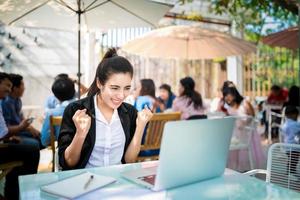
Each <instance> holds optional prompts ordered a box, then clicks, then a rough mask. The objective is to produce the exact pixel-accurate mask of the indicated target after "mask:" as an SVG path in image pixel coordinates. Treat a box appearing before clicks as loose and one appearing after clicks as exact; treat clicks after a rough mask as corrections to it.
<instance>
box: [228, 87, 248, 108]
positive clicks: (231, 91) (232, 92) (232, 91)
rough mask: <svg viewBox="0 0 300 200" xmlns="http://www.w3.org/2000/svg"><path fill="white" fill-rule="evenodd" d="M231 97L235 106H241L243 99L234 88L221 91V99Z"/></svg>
mask: <svg viewBox="0 0 300 200" xmlns="http://www.w3.org/2000/svg"><path fill="white" fill-rule="evenodd" d="M229 94H230V95H232V96H233V97H234V102H235V103H237V104H239V105H240V104H241V102H242V101H243V99H244V97H242V95H240V93H239V91H238V90H237V89H236V88H235V87H227V88H224V90H223V97H224V98H225V97H226V96H227V95H229Z"/></svg>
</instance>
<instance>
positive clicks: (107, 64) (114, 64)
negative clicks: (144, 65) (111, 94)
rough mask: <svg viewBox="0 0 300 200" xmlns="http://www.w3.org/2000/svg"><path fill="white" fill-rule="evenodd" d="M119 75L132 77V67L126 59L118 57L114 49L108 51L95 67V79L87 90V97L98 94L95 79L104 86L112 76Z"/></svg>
mask: <svg viewBox="0 0 300 200" xmlns="http://www.w3.org/2000/svg"><path fill="white" fill-rule="evenodd" d="M119 73H124V74H125V73H129V74H130V76H131V77H132V76H133V67H132V65H131V64H130V62H129V61H128V60H127V59H126V58H124V57H122V56H118V54H117V51H116V49H114V48H111V49H108V51H107V52H106V53H105V55H104V57H103V59H102V61H101V62H100V63H99V65H98V67H97V71H96V75H95V79H94V81H93V83H92V84H91V86H90V87H89V89H88V94H87V96H93V95H95V94H97V93H99V92H100V90H99V88H98V87H97V79H98V80H99V82H100V83H101V84H102V85H104V84H105V83H106V82H107V80H108V79H109V77H110V76H111V75H112V74H119Z"/></svg>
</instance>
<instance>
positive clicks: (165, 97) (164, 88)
mask: <svg viewBox="0 0 300 200" xmlns="http://www.w3.org/2000/svg"><path fill="white" fill-rule="evenodd" d="M175 98H176V96H175V95H174V94H173V92H172V90H171V86H170V85H168V84H162V85H161V86H160V87H159V97H158V101H157V102H158V106H157V108H156V112H158V113H159V112H164V111H165V110H167V109H170V108H172V104H173V101H174V99H175Z"/></svg>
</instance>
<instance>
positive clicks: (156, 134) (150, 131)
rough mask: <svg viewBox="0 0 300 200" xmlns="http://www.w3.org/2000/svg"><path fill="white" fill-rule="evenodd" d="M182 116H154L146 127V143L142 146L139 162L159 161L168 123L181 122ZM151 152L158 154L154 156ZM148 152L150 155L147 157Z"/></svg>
mask: <svg viewBox="0 0 300 200" xmlns="http://www.w3.org/2000/svg"><path fill="white" fill-rule="evenodd" d="M180 116H181V114H180V113H179V112H173V113H155V114H154V115H153V117H152V118H151V119H150V121H149V123H148V125H147V127H146V131H145V133H144V134H145V135H144V143H143V144H142V146H141V150H140V154H139V156H138V158H137V161H145V160H157V159H158V152H157V151H159V149H160V143H161V138H162V133H163V129H164V126H165V123H166V122H168V121H176V120H180ZM151 151H152V152H153V151H156V153H155V154H154V155H153V153H151ZM147 152H148V153H149V152H150V153H149V154H148V155H147Z"/></svg>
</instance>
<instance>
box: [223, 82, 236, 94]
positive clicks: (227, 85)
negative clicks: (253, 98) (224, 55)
mask: <svg viewBox="0 0 300 200" xmlns="http://www.w3.org/2000/svg"><path fill="white" fill-rule="evenodd" d="M228 87H235V86H234V83H233V82H232V81H224V83H223V86H222V88H221V91H222V92H223V91H224V89H226V88H228Z"/></svg>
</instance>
